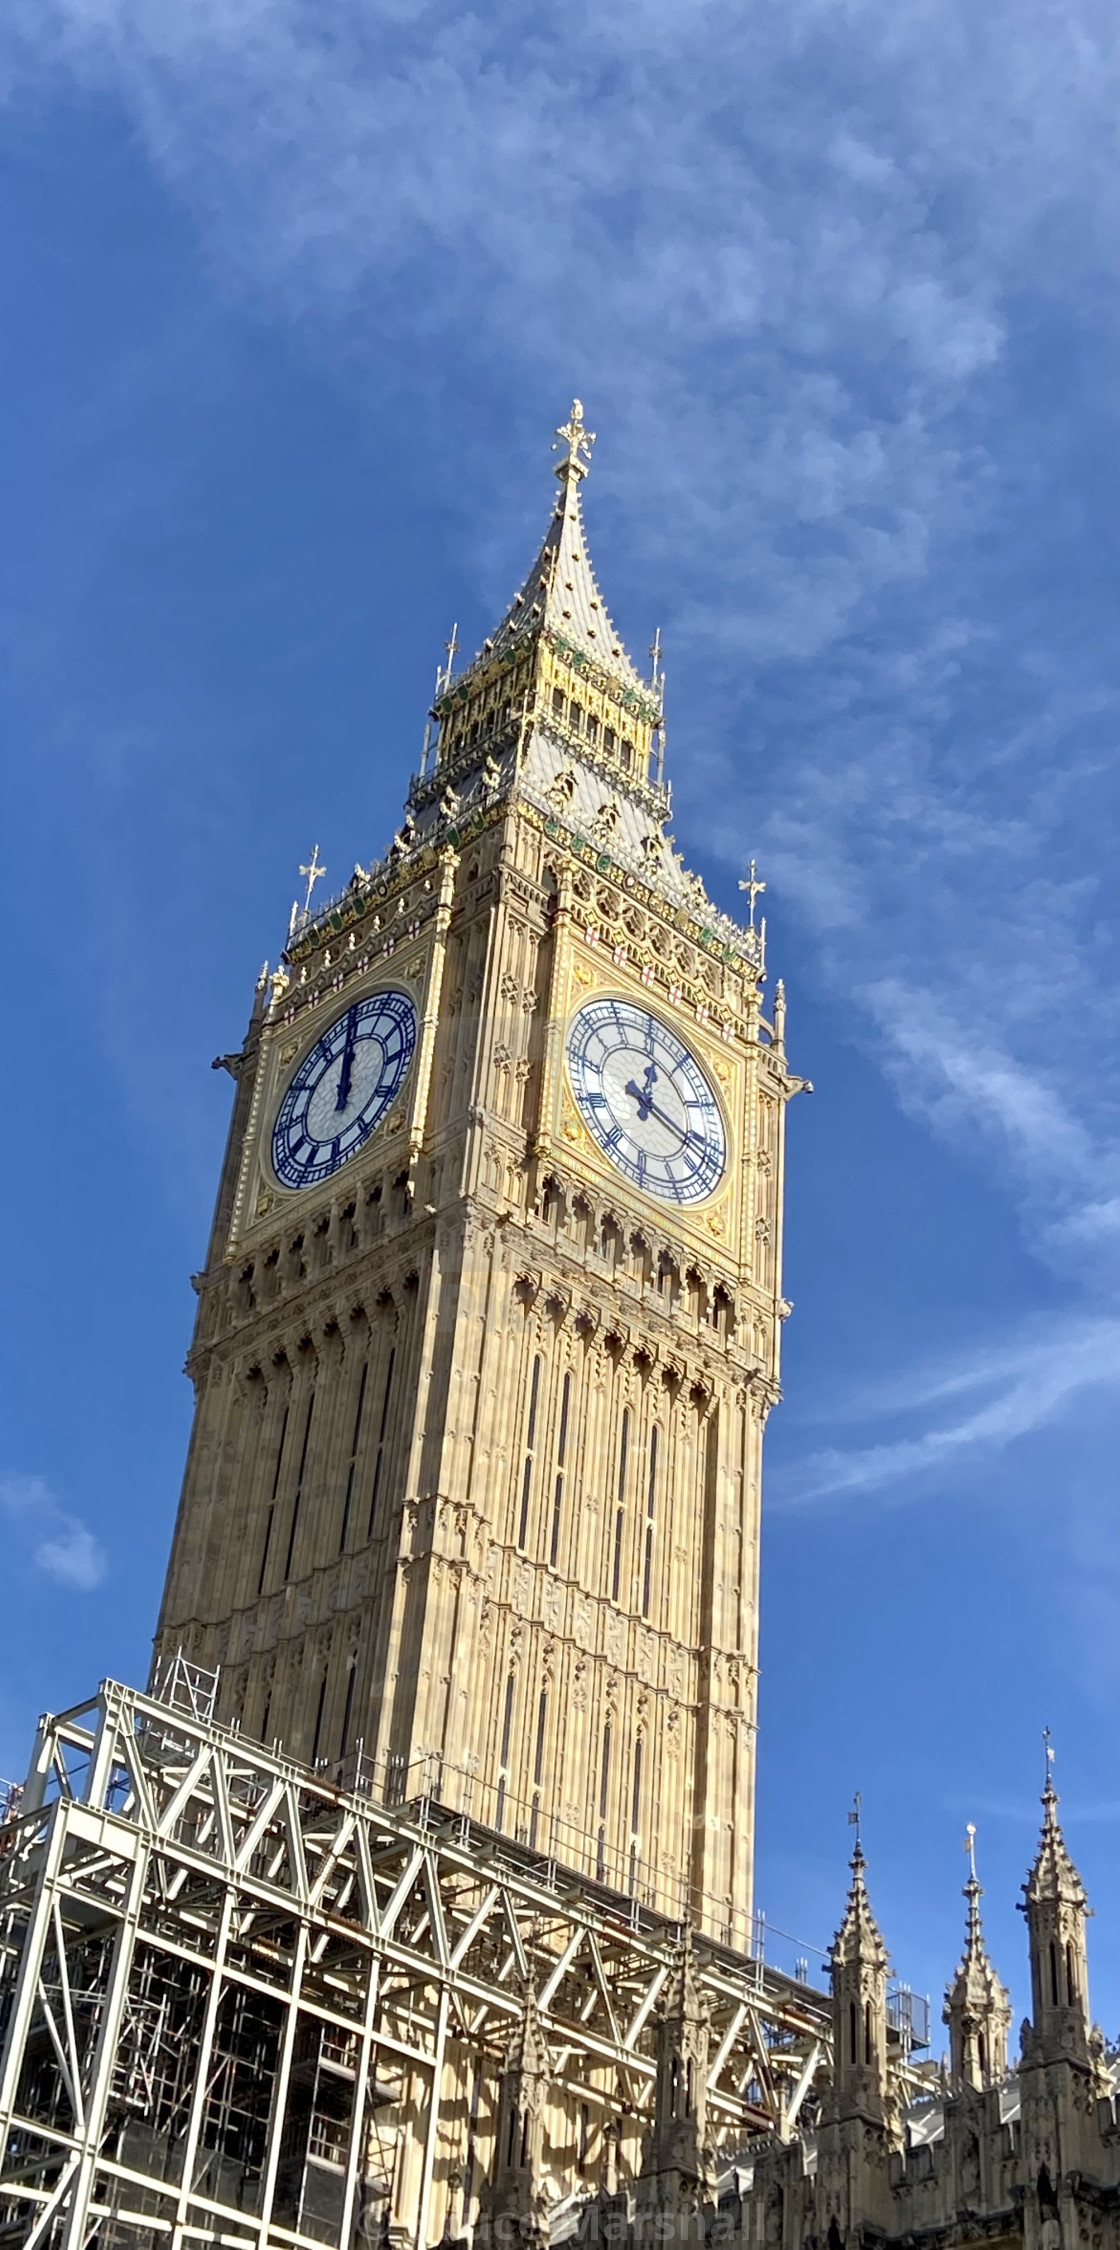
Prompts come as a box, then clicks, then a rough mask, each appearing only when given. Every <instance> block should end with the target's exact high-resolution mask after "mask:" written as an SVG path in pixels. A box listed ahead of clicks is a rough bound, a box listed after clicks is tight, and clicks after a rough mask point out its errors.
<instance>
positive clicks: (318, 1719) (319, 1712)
mask: <svg viewBox="0 0 1120 2250" xmlns="http://www.w3.org/2000/svg"><path fill="white" fill-rule="evenodd" d="M326 1701H327V1666H326V1665H325V1664H324V1666H323V1677H322V1679H321V1680H320V1682H319V1701H318V1704H317V1705H316V1709H315V1732H314V1734H313V1735H312V1737H311V1763H312V1765H315V1764H317V1762H318V1757H319V1737H320V1735H321V1734H322V1732H323V1711H324V1708H325V1706H326Z"/></svg>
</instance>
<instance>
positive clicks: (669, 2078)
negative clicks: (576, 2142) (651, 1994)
mask: <svg viewBox="0 0 1120 2250" xmlns="http://www.w3.org/2000/svg"><path fill="white" fill-rule="evenodd" d="M707 2094H708V2006H707V2002H706V2000H705V1998H704V1994H703V1992H702V1991H701V1988H700V1979H699V1977H698V1975H697V1973H696V1957H695V1954H694V1952H693V1946H692V1929H691V1926H690V1924H688V1923H686V1924H685V1930H684V1937H683V1939H682V1942H681V1946H680V1951H679V1952H678V1954H677V1957H676V1960H675V1961H674V1963H673V1966H672V1968H671V1970H670V1972H669V1976H668V1978H667V1980H666V1984H665V1991H664V1994H663V1997H662V2000H661V2005H660V2007H659V2009H658V2016H657V2076H656V2079H655V2081H654V2093H653V2122H652V2125H651V2127H650V2130H649V2132H648V2134H647V2135H646V2138H645V2141H644V2143H643V2146H642V2171H641V2177H642V2180H643V2181H645V2182H647V2183H656V2186H653V2187H652V2188H651V2190H650V2191H649V2192H652V2193H653V2196H654V2200H656V2201H659V2202H664V2201H665V2200H666V2199H671V2200H676V2201H681V2200H682V2199H683V2200H684V2201H685V2202H687V2201H689V2200H690V2199H692V2198H695V2197H696V2196H698V2195H701V2194H702V2193H703V2190H704V2187H705V2185H706V2183H707V2180H708V2175H709V2170H710V2159H709V2152H708V2148H707V2138H706V2116H707Z"/></svg>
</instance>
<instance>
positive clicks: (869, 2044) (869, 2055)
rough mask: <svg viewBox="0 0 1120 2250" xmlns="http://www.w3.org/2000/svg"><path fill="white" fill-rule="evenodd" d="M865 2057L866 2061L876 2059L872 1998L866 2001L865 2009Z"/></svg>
mask: <svg viewBox="0 0 1120 2250" xmlns="http://www.w3.org/2000/svg"><path fill="white" fill-rule="evenodd" d="M863 2059H864V2062H874V2060H875V2047H874V2043H873V2041H872V2037H871V2002H870V2000H868V2001H866V2002H865V2003H864V2010H863Z"/></svg>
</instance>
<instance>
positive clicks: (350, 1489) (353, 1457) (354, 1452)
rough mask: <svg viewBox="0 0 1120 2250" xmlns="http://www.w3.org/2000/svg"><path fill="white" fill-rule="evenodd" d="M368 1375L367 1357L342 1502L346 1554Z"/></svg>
mask: <svg viewBox="0 0 1120 2250" xmlns="http://www.w3.org/2000/svg"><path fill="white" fill-rule="evenodd" d="M368 1375H369V1361H368V1359H367V1361H366V1363H365V1365H364V1367H363V1368H362V1379H361V1382H360V1383H359V1385H358V1410H357V1413H356V1414H355V1416H354V1435H353V1437H352V1438H351V1440H350V1465H349V1467H348V1469H347V1471H346V1498H345V1500H344V1501H343V1503H342V1530H341V1531H340V1533H339V1536H338V1551H339V1554H340V1555H344V1554H345V1552H346V1534H347V1532H348V1531H349V1529H350V1502H351V1500H352V1499H353V1496H354V1476H355V1473H356V1470H357V1467H358V1440H359V1438H360V1437H361V1434H362V1411H363V1408H364V1406H365V1403H366V1378H367V1376H368Z"/></svg>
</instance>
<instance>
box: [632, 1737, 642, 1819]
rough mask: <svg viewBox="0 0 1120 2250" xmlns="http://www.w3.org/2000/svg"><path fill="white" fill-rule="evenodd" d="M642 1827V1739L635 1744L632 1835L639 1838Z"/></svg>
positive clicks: (639, 1738)
mask: <svg viewBox="0 0 1120 2250" xmlns="http://www.w3.org/2000/svg"><path fill="white" fill-rule="evenodd" d="M641 1825H642V1738H641V1735H639V1736H638V1739H637V1741H636V1743H635V1744H634V1788H633V1794H632V1797H631V1801H630V1833H631V1835H632V1836H637V1835H638V1834H639V1832H640V1830H641Z"/></svg>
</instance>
